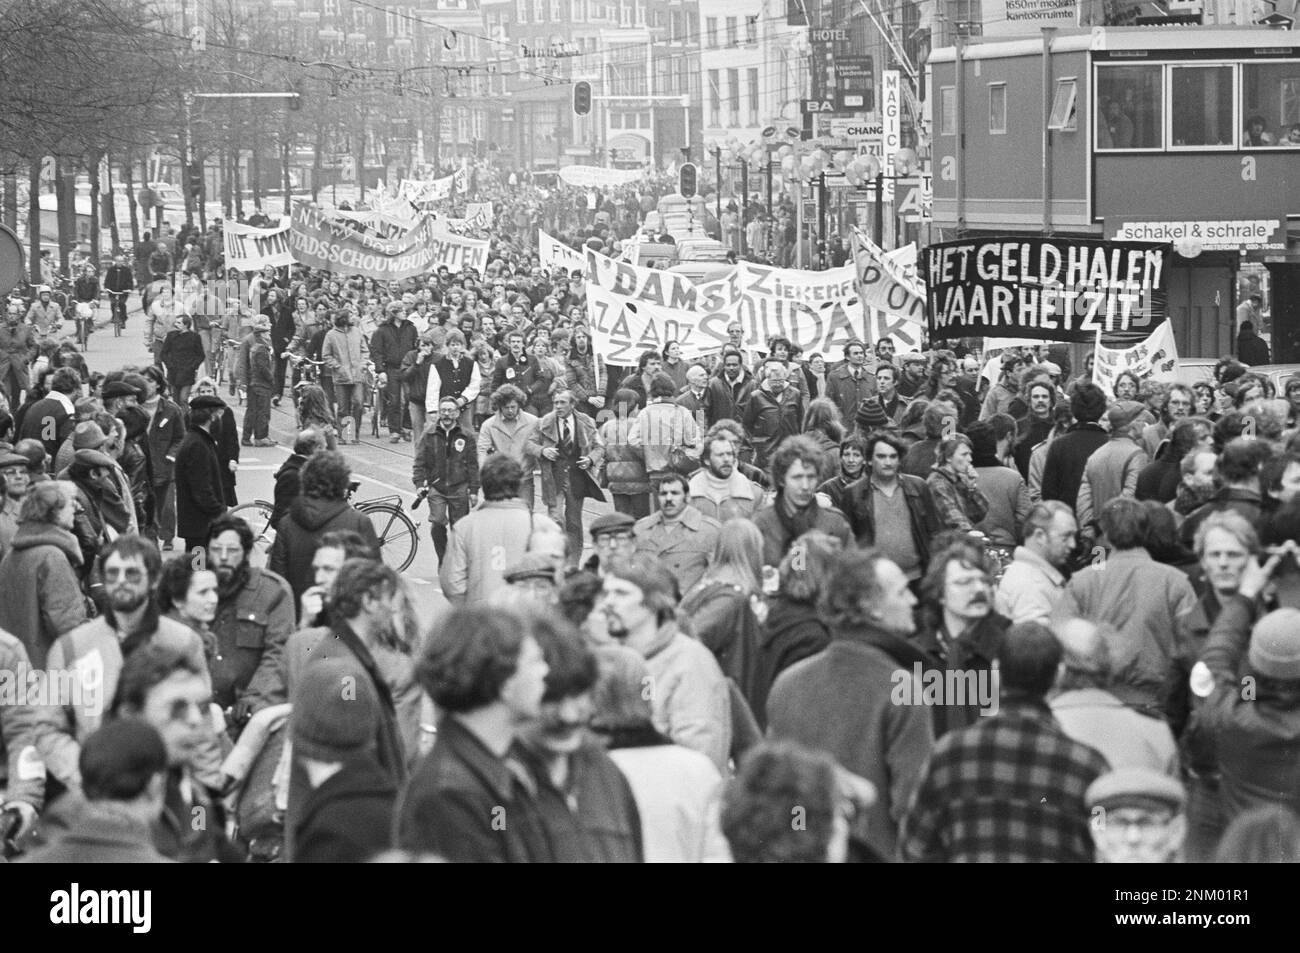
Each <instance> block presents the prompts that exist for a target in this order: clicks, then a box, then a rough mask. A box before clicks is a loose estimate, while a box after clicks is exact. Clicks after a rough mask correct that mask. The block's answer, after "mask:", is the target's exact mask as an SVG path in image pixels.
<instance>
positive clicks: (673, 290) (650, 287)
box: [587, 256, 919, 365]
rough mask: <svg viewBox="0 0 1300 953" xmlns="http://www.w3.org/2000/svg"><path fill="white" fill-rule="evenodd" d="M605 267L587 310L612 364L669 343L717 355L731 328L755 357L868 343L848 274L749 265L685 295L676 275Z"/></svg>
mask: <svg viewBox="0 0 1300 953" xmlns="http://www.w3.org/2000/svg"><path fill="white" fill-rule="evenodd" d="M601 257H603V256H601ZM605 261H606V262H609V263H610V264H611V265H613V266H614V268H613V270H612V271H611V270H609V269H606V268H604V267H603V266H602V265H601V264H600V263H598V262H596V263H594V265H595V268H594V272H595V273H596V274H598V275H600V276H602V277H604V278H606V279H607V281H595V280H592V281H589V282H588V284H587V309H588V319H589V321H590V323H591V328H592V341H593V344H594V345H595V348H596V351H597V353H599V354H601V355H602V356H603V357H604V358H605V360H606V361H607V362H608V363H610V364H622V365H630V364H635V363H636V360H637V356H638V355H639V354H640V352H641V351H643V350H645V349H646V348H649V347H659V348H662V347H663V346H664V344H665V343H667V342H669V341H676V342H677V343H678V344H680V345H681V347H682V356H683V357H684V358H686V359H688V360H691V359H694V358H697V357H703V356H705V355H707V354H712V353H716V352H717V351H719V350H720V349H721V348H722V346H723V345H725V344H727V343H728V339H727V328H728V327H729V326H731V325H732V324H739V325H740V326H741V329H742V346H743V347H745V348H746V349H752V350H758V351H766V349H767V343H768V341H769V340H770V339H771V338H773V337H785V338H789V339H790V340H791V341H792V342H793V343H794V344H796V345H797V346H799V347H800V348H802V349H803V350H804V352H805V353H812V352H816V353H820V354H824V355H830V354H832V353H836V354H837V353H838V352H839V350H840V349H842V348H843V346H844V344H845V343H847V342H848V341H850V340H853V339H857V340H866V336H867V327H866V321H865V316H864V314H863V309H862V308H861V306H860V305H859V302H858V298H857V294H856V292H855V291H854V290H853V280H854V279H853V269H852V267H845V268H836V269H831V270H830V271H827V272H800V271H794V270H791V269H785V268H770V267H767V266H764V265H754V264H752V263H749V262H746V263H743V264H742V265H741V266H739V267H737V268H735V269H733V270H732V272H731V274H730V275H729V276H728V277H727V278H724V279H718V280H715V281H710V282H707V283H705V284H703V285H698V286H693V287H691V286H690V282H689V280H685V281H684V283H685V285H686V286H687V287H686V290H685V291H683V289H682V285H681V284H679V279H683V276H681V275H676V274H674V273H673V272H662V271H655V270H653V269H633V268H632V266H629V265H627V264H626V263H623V262H611V261H610V259H605ZM637 271H645V272H649V274H648V275H645V276H639V275H636V274H634V272H637ZM625 291H630V292H631V293H624V292H625ZM918 330H919V328H918Z"/></svg>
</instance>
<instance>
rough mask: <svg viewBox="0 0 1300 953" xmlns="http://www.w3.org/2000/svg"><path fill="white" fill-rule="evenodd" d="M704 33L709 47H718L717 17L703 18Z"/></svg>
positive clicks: (712, 48) (714, 48)
mask: <svg viewBox="0 0 1300 953" xmlns="http://www.w3.org/2000/svg"><path fill="white" fill-rule="evenodd" d="M704 35H705V37H706V38H707V39H708V45H709V49H711V50H716V49H717V48H718V18H717V17H705V18H704Z"/></svg>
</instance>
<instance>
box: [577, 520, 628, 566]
mask: <svg viewBox="0 0 1300 953" xmlns="http://www.w3.org/2000/svg"><path fill="white" fill-rule="evenodd" d="M591 545H592V546H593V547H594V548H595V550H596V552H595V553H593V554H592V555H591V557H590V558H589V559H588V560H587V561H586V563H584V564H583V567H582V568H583V569H585V570H587V571H588V572H594V573H597V574H598V575H602V576H603V575H604V570H603V569H602V568H601V567H602V566H608V565H609V563H610V561H611V560H613V559H617V558H620V557H630V556H632V555H633V554H634V553H635V552H636V520H635V519H634V518H633V517H631V516H629V515H628V514H627V513H618V512H614V513H606V514H604V515H603V516H598V517H596V519H595V520H593V521H592V524H591Z"/></svg>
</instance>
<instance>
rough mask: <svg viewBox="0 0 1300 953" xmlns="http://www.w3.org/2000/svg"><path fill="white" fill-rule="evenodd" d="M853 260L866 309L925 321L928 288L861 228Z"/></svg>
mask: <svg viewBox="0 0 1300 953" xmlns="http://www.w3.org/2000/svg"><path fill="white" fill-rule="evenodd" d="M853 261H854V270H855V272H856V276H857V292H858V297H859V298H861V299H862V303H863V305H864V306H865V307H869V308H874V309H876V310H878V311H884V312H885V313H886V314H893V315H898V316H900V317H903V318H906V319H907V320H909V321H914V322H916V323H917V324H923V323H924V322H925V289H924V288H923V287H922V286H921V285H920V284H918V283H917V282H916V281H914V280H913V279H911V278H910V277H908V274H907V270H906V267H905V266H904V265H903V264H900V263H898V262H896V261H894V260H893V259H891V258H890V257H889V256H888V255H887V254H886V253H885V251H884V249H882V248H881V247H880V246H879V245H877V244H876V243H875V242H873V241H872V240H871V239H870V238H868V237H867V236H866V235H865V234H864V233H863V232H862V231H861V230H860V229H858V228H854V229H853Z"/></svg>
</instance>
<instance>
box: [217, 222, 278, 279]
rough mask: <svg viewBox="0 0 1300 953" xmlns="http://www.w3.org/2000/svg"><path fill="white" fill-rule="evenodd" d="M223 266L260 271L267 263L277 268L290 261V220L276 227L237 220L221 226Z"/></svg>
mask: <svg viewBox="0 0 1300 953" xmlns="http://www.w3.org/2000/svg"><path fill="white" fill-rule="evenodd" d="M222 242H223V245H224V248H225V256H226V267H227V268H237V269H239V270H240V271H260V270H262V269H263V268H265V267H266V266H267V265H274V266H275V267H277V268H279V267H280V266H281V265H292V264H293V252H292V251H291V250H290V249H289V223H288V222H285V223H284V224H283V225H281V226H280V227H279V228H255V227H254V226H252V225H241V224H240V223H239V222H225V223H224V224H223V225H222Z"/></svg>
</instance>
